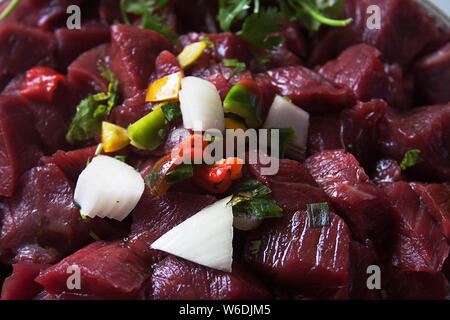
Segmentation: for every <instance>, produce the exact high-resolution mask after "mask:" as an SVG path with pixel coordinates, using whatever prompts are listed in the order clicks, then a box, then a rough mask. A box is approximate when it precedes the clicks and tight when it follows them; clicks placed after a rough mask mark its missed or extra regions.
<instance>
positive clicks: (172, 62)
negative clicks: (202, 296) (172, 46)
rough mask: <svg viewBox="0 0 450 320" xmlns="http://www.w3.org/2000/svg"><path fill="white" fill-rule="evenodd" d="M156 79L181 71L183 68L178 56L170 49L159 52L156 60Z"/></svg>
mask: <svg viewBox="0 0 450 320" xmlns="http://www.w3.org/2000/svg"><path fill="white" fill-rule="evenodd" d="M155 69H156V79H160V78H162V77H165V76H168V75H170V74H172V73H177V72H181V73H182V74H183V70H182V69H181V67H180V63H179V62H178V59H177V57H175V55H174V54H173V53H171V52H170V51H167V50H164V51H163V52H161V53H160V54H159V56H158V57H157V58H156V61H155ZM156 79H155V80H156Z"/></svg>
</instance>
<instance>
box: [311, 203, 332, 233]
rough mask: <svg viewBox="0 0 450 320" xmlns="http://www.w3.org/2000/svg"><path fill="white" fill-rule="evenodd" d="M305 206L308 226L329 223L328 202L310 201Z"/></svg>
mask: <svg viewBox="0 0 450 320" xmlns="http://www.w3.org/2000/svg"><path fill="white" fill-rule="evenodd" d="M306 207H307V211H308V215H309V227H310V228H322V227H326V226H328V225H330V208H329V207H328V203H326V202H322V203H310V204H307V205H306Z"/></svg>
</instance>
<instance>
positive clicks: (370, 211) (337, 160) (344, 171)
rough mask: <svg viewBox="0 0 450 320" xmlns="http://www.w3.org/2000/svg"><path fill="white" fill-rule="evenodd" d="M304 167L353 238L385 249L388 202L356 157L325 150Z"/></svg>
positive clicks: (389, 220) (387, 227)
mask: <svg viewBox="0 0 450 320" xmlns="http://www.w3.org/2000/svg"><path fill="white" fill-rule="evenodd" d="M305 166H306V167H307V168H308V170H309V172H310V173H311V174H312V176H313V177H314V179H315V180H316V182H317V183H318V184H319V185H320V186H321V187H322V188H323V189H324V191H325V193H326V194H327V195H328V196H329V197H330V199H331V202H332V203H333V205H334V207H335V208H336V210H337V212H338V213H339V214H340V215H341V216H342V217H343V218H344V220H345V221H346V222H347V223H348V225H349V226H350V229H351V230H352V233H353V235H354V237H355V239H356V240H358V241H360V242H365V241H366V239H371V240H372V241H374V242H375V244H376V245H377V248H380V247H383V249H384V246H385V245H386V244H388V243H389V240H390V236H391V228H392V226H391V215H390V208H389V202H388V201H387V198H386V196H385V195H384V193H383V192H382V191H381V190H380V189H378V187H377V186H376V185H375V184H374V183H373V182H371V181H370V179H369V177H368V176H367V175H366V173H365V172H364V169H363V168H362V167H361V166H360V165H359V163H358V161H357V160H356V159H355V157H354V156H353V155H351V154H349V153H345V152H344V151H343V150H335V151H324V152H321V153H317V154H315V155H312V156H311V157H309V158H308V159H307V160H306V161H305ZM384 250H385V249H384Z"/></svg>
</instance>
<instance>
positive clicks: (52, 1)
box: [6, 0, 85, 31]
mask: <svg viewBox="0 0 450 320" xmlns="http://www.w3.org/2000/svg"><path fill="white" fill-rule="evenodd" d="M83 2H84V0H22V1H20V4H19V5H18V6H17V7H16V9H14V11H13V12H12V13H11V14H10V15H9V16H8V17H7V19H6V21H15V22H20V23H22V24H24V25H26V26H29V27H33V28H40V29H41V30H43V31H51V30H53V29H54V28H57V27H62V26H63V25H65V24H66V19H67V7H69V6H70V5H78V6H79V5H81V4H82V3H83ZM83 9H84V8H83ZM83 9H82V10H83ZM83 12H85V11H83Z"/></svg>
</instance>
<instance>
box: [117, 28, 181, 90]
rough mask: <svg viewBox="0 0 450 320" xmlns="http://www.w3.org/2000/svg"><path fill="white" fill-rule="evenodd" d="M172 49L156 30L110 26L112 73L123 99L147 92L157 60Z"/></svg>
mask: <svg viewBox="0 0 450 320" xmlns="http://www.w3.org/2000/svg"><path fill="white" fill-rule="evenodd" d="M171 48H172V44H171V43H170V42H169V40H167V39H166V38H164V37H163V36H161V35H160V34H159V33H157V32H156V31H153V30H146V29H139V28H136V27H130V26H126V25H114V26H112V27H111V51H112V64H111V70H112V71H113V72H114V73H115V75H116V76H117V78H118V79H119V83H120V87H121V91H122V94H123V96H124V97H125V98H129V97H132V96H134V95H136V94H137V93H138V91H140V90H144V89H147V86H148V84H149V83H148V82H149V79H150V75H151V74H152V73H153V71H155V60H156V58H157V57H158V55H159V54H160V52H161V51H163V50H170V49H171Z"/></svg>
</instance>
